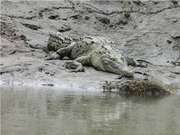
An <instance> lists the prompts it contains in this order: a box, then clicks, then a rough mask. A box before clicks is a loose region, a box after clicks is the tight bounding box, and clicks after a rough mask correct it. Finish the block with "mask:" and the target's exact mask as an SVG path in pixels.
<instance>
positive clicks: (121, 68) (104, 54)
mask: <svg viewBox="0 0 180 135" xmlns="http://www.w3.org/2000/svg"><path fill="white" fill-rule="evenodd" d="M57 40H58V39H57ZM49 42H51V43H49V44H53V42H54V41H52V40H49ZM56 43H57V42H56ZM63 57H69V58H70V59H71V60H74V61H75V62H76V63H77V62H78V64H75V63H74V62H72V63H70V62H69V63H68V64H70V65H68V66H67V67H71V65H73V70H72V71H75V72H78V71H82V68H83V66H92V67H94V68H95V69H97V70H100V71H105V72H110V73H114V74H118V75H123V76H128V77H132V76H133V74H132V73H131V72H130V71H128V69H127V65H126V61H125V58H124V57H122V56H120V55H119V54H117V53H116V52H114V51H113V50H112V49H111V46H110V45H109V44H108V43H107V42H106V41H105V39H102V38H98V37H85V38H83V39H82V40H80V41H77V42H72V43H71V44H70V45H69V46H67V47H62V46H61V47H60V46H59V49H58V50H57V51H56V52H55V53H53V54H52V55H51V56H50V57H48V58H47V59H48V60H52V59H62V58H63ZM74 65H77V67H76V68H75V69H74V67H75V66H74Z"/></svg>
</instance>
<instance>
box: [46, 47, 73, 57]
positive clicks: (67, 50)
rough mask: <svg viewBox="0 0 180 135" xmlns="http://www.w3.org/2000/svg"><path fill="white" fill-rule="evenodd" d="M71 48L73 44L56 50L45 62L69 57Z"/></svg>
mask: <svg viewBox="0 0 180 135" xmlns="http://www.w3.org/2000/svg"><path fill="white" fill-rule="evenodd" d="M73 46H74V44H72V45H70V46H67V47H64V48H60V49H58V50H57V51H56V52H54V53H52V54H51V55H50V56H49V57H47V58H46V60H55V59H62V58H63V57H65V56H69V55H70V53H71V50H72V48H73Z"/></svg>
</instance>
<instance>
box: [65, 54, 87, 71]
mask: <svg viewBox="0 0 180 135" xmlns="http://www.w3.org/2000/svg"><path fill="white" fill-rule="evenodd" d="M83 65H90V57H89V56H81V57H78V58H77V59H75V60H74V61H70V62H69V61H68V62H66V63H65V67H66V68H67V69H69V70H70V71H71V72H84V67H83Z"/></svg>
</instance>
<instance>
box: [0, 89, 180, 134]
mask: <svg viewBox="0 0 180 135" xmlns="http://www.w3.org/2000/svg"><path fill="white" fill-rule="evenodd" d="M0 93H1V133H2V135H179V134H180V96H171V97H166V98H163V99H145V98H135V97H128V98H127V97H120V96H117V95H109V94H103V93H96V92H95V93H93V92H92V93H90V92H79V93H78V92H73V91H71V92H65V91H61V90H53V89H45V88H41V89H31V88H1V90H0Z"/></svg>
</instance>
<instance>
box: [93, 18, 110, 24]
mask: <svg viewBox="0 0 180 135" xmlns="http://www.w3.org/2000/svg"><path fill="white" fill-rule="evenodd" d="M96 19H97V20H98V21H100V22H101V23H103V24H110V19H108V18H107V17H102V16H97V17H96Z"/></svg>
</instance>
